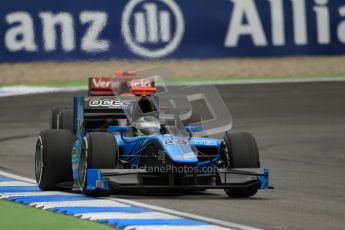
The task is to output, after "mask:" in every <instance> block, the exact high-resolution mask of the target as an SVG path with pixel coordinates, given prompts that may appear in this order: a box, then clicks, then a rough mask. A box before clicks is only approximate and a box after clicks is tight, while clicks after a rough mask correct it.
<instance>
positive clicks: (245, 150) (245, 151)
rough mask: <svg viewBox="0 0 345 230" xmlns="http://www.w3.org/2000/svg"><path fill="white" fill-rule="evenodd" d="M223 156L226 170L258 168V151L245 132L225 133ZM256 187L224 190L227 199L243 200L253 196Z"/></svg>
mask: <svg viewBox="0 0 345 230" xmlns="http://www.w3.org/2000/svg"><path fill="white" fill-rule="evenodd" d="M223 154H224V155H225V159H226V160H225V161H226V166H227V167H228V168H260V159H259V157H260V156H259V149H258V146H257V143H256V141H255V138H254V136H253V135H252V134H250V133H246V132H240V133H232V134H229V133H226V134H225V136H224V142H223ZM258 189H259V188H258V186H254V187H248V188H237V187H236V188H230V189H225V190H224V191H225V193H226V194H227V195H228V196H229V197H235V198H245V197H251V196H254V195H255V194H256V193H257V191H258Z"/></svg>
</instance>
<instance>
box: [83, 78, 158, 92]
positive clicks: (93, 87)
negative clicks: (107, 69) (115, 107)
mask: <svg viewBox="0 0 345 230" xmlns="http://www.w3.org/2000/svg"><path fill="white" fill-rule="evenodd" d="M131 87H155V82H154V80H153V79H152V78H136V77H135V76H132V75H130V76H122V77H90V78H89V96H119V95H122V94H126V93H131V91H130V88H131Z"/></svg>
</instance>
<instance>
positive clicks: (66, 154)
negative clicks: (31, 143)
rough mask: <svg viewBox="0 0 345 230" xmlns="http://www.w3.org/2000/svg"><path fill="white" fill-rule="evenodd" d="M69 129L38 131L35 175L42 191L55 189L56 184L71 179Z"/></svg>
mask: <svg viewBox="0 0 345 230" xmlns="http://www.w3.org/2000/svg"><path fill="white" fill-rule="evenodd" d="M73 142H74V136H73V133H71V132H70V131H69V130H53V129H48V130H44V131H42V132H40V133H39V135H38V138H37V142H36V151H35V177H36V181H37V184H38V187H39V188H40V189H41V190H43V191H49V190H56V189H57V184H59V183H64V182H71V181H73V176H72V160H71V150H72V145H73Z"/></svg>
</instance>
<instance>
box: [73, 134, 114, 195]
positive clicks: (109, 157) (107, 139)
mask: <svg viewBox="0 0 345 230" xmlns="http://www.w3.org/2000/svg"><path fill="white" fill-rule="evenodd" d="M118 152H119V150H118V147H117V143H116V140H115V137H114V135H112V134H110V133H101V132H90V133H88V134H87V135H86V136H85V137H84V139H83V142H82V145H81V157H80V161H79V178H78V180H79V186H80V189H81V190H82V192H83V193H84V194H86V195H89V196H106V195H110V192H109V191H108V190H93V191H89V190H87V189H86V188H87V169H90V168H92V169H114V168H115V166H116V164H117V161H118Z"/></svg>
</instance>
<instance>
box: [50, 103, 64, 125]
mask: <svg viewBox="0 0 345 230" xmlns="http://www.w3.org/2000/svg"><path fill="white" fill-rule="evenodd" d="M61 110H62V108H52V109H51V119H50V128H51V129H57V124H58V114H59V113H60V111H61Z"/></svg>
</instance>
